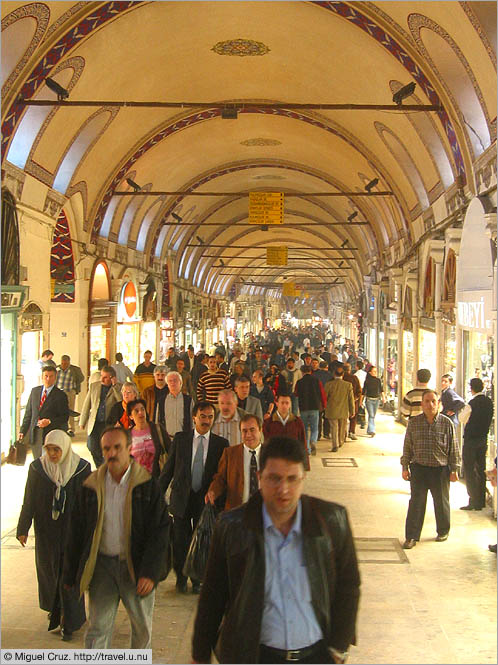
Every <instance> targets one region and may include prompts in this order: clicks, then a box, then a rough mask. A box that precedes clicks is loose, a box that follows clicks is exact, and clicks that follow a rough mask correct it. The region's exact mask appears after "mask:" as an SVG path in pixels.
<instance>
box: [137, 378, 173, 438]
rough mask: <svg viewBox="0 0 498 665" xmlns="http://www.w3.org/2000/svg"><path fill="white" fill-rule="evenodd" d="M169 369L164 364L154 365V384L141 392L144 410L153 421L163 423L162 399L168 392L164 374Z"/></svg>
mask: <svg viewBox="0 0 498 665" xmlns="http://www.w3.org/2000/svg"><path fill="white" fill-rule="evenodd" d="M168 372H169V369H168V368H167V367H166V366H165V365H156V366H155V367H154V373H153V376H154V385H153V386H147V388H145V390H144V391H143V393H142V397H143V399H144V400H145V403H146V405H147V406H146V411H147V415H148V417H149V420H150V421H152V422H153V423H160V424H161V425H164V424H165V421H164V400H165V399H166V395H167V394H168V386H167V385H166V374H167V373H168Z"/></svg>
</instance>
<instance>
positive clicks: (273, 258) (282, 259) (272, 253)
mask: <svg viewBox="0 0 498 665" xmlns="http://www.w3.org/2000/svg"><path fill="white" fill-rule="evenodd" d="M266 264H267V265H269V266H286V265H287V247H285V246H281V247H267V248H266Z"/></svg>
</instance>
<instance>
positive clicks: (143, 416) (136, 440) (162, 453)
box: [127, 399, 171, 478]
mask: <svg viewBox="0 0 498 665" xmlns="http://www.w3.org/2000/svg"><path fill="white" fill-rule="evenodd" d="M127 408H128V416H129V417H130V418H131V419H132V420H133V422H134V423H135V425H134V426H133V427H132V430H131V450H130V452H131V455H132V457H133V459H134V460H135V461H136V462H138V464H140V465H141V466H143V467H144V468H145V469H147V471H148V472H149V473H150V474H152V475H153V476H154V477H155V478H157V477H158V476H159V474H160V473H161V469H162V467H163V465H164V462H165V461H166V457H167V453H168V451H169V447H170V443H171V441H170V438H169V436H168V434H167V432H166V430H165V429H164V427H163V426H162V425H160V424H155V423H151V422H149V421H148V420H147V410H146V403H145V400H143V399H135V400H132V401H131V402H129V403H128V405H127Z"/></svg>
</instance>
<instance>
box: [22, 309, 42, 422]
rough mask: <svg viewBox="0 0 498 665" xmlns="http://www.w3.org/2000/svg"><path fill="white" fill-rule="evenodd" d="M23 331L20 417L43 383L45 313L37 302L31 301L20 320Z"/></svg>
mask: <svg viewBox="0 0 498 665" xmlns="http://www.w3.org/2000/svg"><path fill="white" fill-rule="evenodd" d="M19 332H20V333H21V374H22V377H23V392H22V394H21V397H20V419H21V421H22V419H23V418H24V411H25V409H26V405H27V403H28V399H29V396H30V395H31V390H32V389H33V388H34V387H35V386H39V385H40V383H41V366H40V362H39V361H40V357H41V354H42V352H43V315H42V311H41V309H40V308H39V307H38V305H36V304H35V303H29V304H28V305H27V306H26V307H25V309H24V310H23V311H22V314H21V317H20V321H19Z"/></svg>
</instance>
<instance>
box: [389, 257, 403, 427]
mask: <svg viewBox="0 0 498 665" xmlns="http://www.w3.org/2000/svg"><path fill="white" fill-rule="evenodd" d="M391 277H392V279H393V280H394V288H395V294H396V318H397V322H398V358H397V368H398V411H397V414H396V418H397V420H399V419H400V417H399V406H400V404H401V401H402V399H403V374H404V371H405V370H404V358H403V326H402V322H401V311H402V306H403V303H402V299H403V270H402V269H401V268H396V269H394V270H392V271H391Z"/></svg>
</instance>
